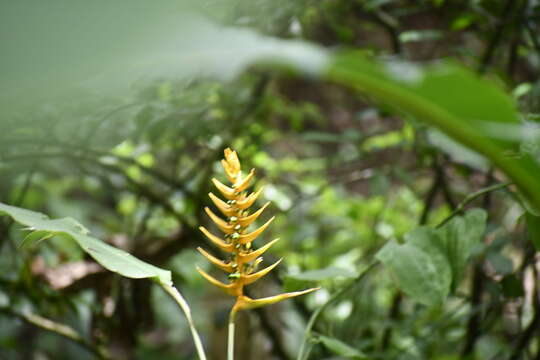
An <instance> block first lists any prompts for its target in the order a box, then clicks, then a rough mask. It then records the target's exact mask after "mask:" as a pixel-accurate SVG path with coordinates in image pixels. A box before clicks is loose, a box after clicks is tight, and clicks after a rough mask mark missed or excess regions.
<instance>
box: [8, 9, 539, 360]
mask: <svg viewBox="0 0 540 360" xmlns="http://www.w3.org/2000/svg"><path fill="white" fill-rule="evenodd" d="M539 33H540V4H539V3H538V1H535V0H529V1H525V0H521V1H489V0H483V1H476V0H475V1H447V0H432V1H428V0H425V1H405V0H382V1H381V0H364V1H360V0H358V1H351V0H321V1H311V0H294V1H291V0H289V1H284V0H278V1H268V0H251V1H245V0H235V1H227V2H223V1H214V0H208V1H207V0H201V1H197V2H195V1H173V0H167V1H160V2H149V1H142V0H141V1H139V0H137V1H92V2H87V1H69V2H68V1H59V0H52V1H47V2H40V1H17V2H9V1H3V2H2V3H0V34H1V35H0V38H1V49H2V50H1V52H2V55H1V56H0V69H2V74H3V76H2V81H1V82H0V109H1V110H0V149H1V151H0V170H1V176H0V197H1V201H2V202H3V203H7V204H10V205H14V206H20V207H23V208H27V209H31V210H34V211H40V212H43V213H46V214H48V215H50V216H51V217H53V218H57V217H66V216H69V217H72V218H74V219H77V221H80V222H81V223H82V224H84V226H86V227H87V228H88V229H89V230H90V231H91V232H92V234H93V235H94V236H96V237H98V238H100V239H102V240H104V241H106V242H107V243H109V244H112V245H114V246H116V247H118V248H121V249H124V250H126V251H128V252H130V253H131V254H133V255H135V256H137V257H138V258H140V259H142V260H144V261H146V262H149V263H151V264H154V265H156V266H159V267H162V268H165V269H170V270H171V271H172V272H173V280H174V282H175V284H176V286H177V287H178V288H179V290H180V291H181V292H182V293H183V294H184V295H185V297H186V298H187V300H188V302H189V303H190V306H191V307H192V311H193V314H194V318H195V322H196V323H197V325H198V328H199V331H200V332H201V335H202V337H203V341H204V343H205V346H206V349H207V351H208V357H209V359H225V347H226V325H227V316H228V309H229V307H230V306H231V304H232V300H231V299H230V298H229V297H228V296H227V295H224V294H221V293H220V292H218V290H216V289H215V288H212V287H211V286H210V285H209V284H208V283H206V282H205V281H204V279H202V277H201V276H200V275H199V274H198V273H197V272H196V270H195V266H196V265H197V266H200V267H202V268H203V269H205V270H207V271H209V272H211V273H213V274H214V271H215V269H212V268H211V267H210V265H209V264H208V263H207V262H206V261H205V260H204V259H203V258H202V257H201V256H200V255H199V254H198V253H197V252H196V251H195V248H196V247H197V246H199V245H205V244H206V243H205V239H204V238H203V236H202V234H200V233H199V231H198V230H197V228H198V226H199V225H204V226H209V225H208V224H209V220H208V218H207V217H206V215H205V214H204V211H203V209H204V207H205V206H210V200H209V199H208V197H207V194H208V192H209V191H213V190H212V187H211V182H210V179H211V178H212V177H217V178H218V179H221V180H223V179H224V177H223V173H222V169H221V167H220V165H219V160H220V159H221V158H222V155H223V149H224V148H226V147H231V148H233V149H235V150H237V151H238V152H239V155H240V160H241V161H242V164H243V166H244V168H245V169H246V170H247V169H250V168H252V167H253V168H256V169H257V179H258V186H261V185H264V186H265V189H264V192H263V198H264V199H265V200H270V201H272V206H271V207H270V208H269V210H267V211H266V212H265V216H266V217H265V218H264V219H267V218H269V217H270V216H271V215H275V216H276V217H277V218H276V221H275V222H274V224H273V225H272V226H271V228H270V229H269V230H267V231H266V233H265V235H264V239H265V240H270V239H273V238H275V237H280V238H281V239H282V240H281V241H280V242H279V243H278V244H277V245H275V246H274V247H273V248H272V250H271V251H269V252H267V254H268V255H266V256H265V262H268V263H270V262H271V261H272V260H275V259H277V258H279V257H283V258H284V261H283V263H282V265H280V267H279V268H278V270H277V271H274V272H273V273H272V274H271V275H269V276H268V277H267V278H266V279H265V280H263V281H259V282H258V283H257V284H256V285H254V286H252V287H251V288H250V289H251V290H250V291H251V292H252V293H251V294H252V295H253V296H256V297H261V296H268V295H273V294H276V293H279V292H282V291H283V290H286V291H294V290H299V289H303V288H306V287H310V286H322V289H321V290H320V291H318V292H316V293H314V294H310V295H308V296H306V297H302V298H297V299H294V300H289V301H287V302H285V303H281V304H278V305H274V306H272V307H269V308H263V309H258V310H255V311H252V312H246V313H243V314H242V316H241V317H240V319H239V325H238V330H237V359H239V360H241V359H259V360H265V359H296V358H297V354H298V349H299V347H300V344H301V343H302V339H303V336H304V329H305V326H306V323H307V322H308V320H309V318H310V316H311V315H312V314H313V312H314V311H315V310H316V309H317V308H318V307H320V306H321V305H323V304H325V303H326V302H327V301H328V299H329V298H330V297H331V295H332V294H334V293H336V292H337V291H339V290H340V289H342V288H344V287H345V286H348V291H346V292H345V293H344V294H343V295H342V296H341V297H340V298H339V299H337V300H336V301H334V302H332V303H331V304H330V305H329V306H328V307H327V308H326V310H325V311H324V312H323V313H322V314H321V316H320V318H319V319H318V321H317V322H316V323H315V325H314V328H313V331H312V332H311V335H310V340H309V349H310V354H309V359H345V358H351V359H438V360H452V359H540V341H539V340H538V339H539V338H540V332H539V330H538V329H540V295H539V291H540V290H539V288H540V287H539V286H538V282H539V275H538V272H539V271H540V265H539V263H538V252H537V251H538V250H539V249H540V238H539V237H540V221H539V217H538V216H540V213H538V212H537V210H535V207H534V204H533V205H530V204H528V203H527V200H531V199H529V198H528V195H529V194H530V193H527V192H526V191H524V193H526V194H528V195H525V196H521V193H520V191H519V190H518V189H517V188H516V187H515V186H513V185H509V186H507V184H505V183H504V182H505V181H507V180H508V177H507V176H506V175H505V174H504V173H503V172H502V171H500V169H499V168H498V167H497V166H493V163H495V164H497V165H499V162H497V161H498V159H503V160H501V161H509V162H512V163H514V160H513V159H515V163H516V164H520V161H522V162H523V163H524V164H525V163H526V161H530V163H531V164H535V165H536V166H538V159H539V156H540V142H539V141H538V139H539V136H538V133H539V130H538V122H539V120H540V82H539V81H538V78H539V73H540V38H539V36H538V34H539ZM344 48H348V49H350V48H353V49H360V50H361V51H362V54H364V55H365V56H367V57H369V58H370V59H382V60H383V61H396V63H395V65H396V67H393V68H391V69H390V70H391V71H393V72H395V74H396V79H397V80H395V81H396V82H397V83H400V82H401V83H406V84H409V85H410V86H411V89H412V90H411V92H412V93H413V94H414V93H415V92H417V93H418V94H419V96H424V97H425V98H431V99H435V100H433V101H435V103H437V102H439V103H441V102H442V101H441V99H445V100H444V104H443V105H444V106H446V105H448V107H449V108H450V107H454V108H458V109H469V110H470V111H469V110H463V112H464V113H465V112H467V111H469V112H471V113H473V114H477V113H478V114H482V113H483V111H489V110H490V109H491V110H492V112H494V113H496V112H498V109H499V107H497V106H503V105H506V101H508V108H512V109H515V111H516V112H515V119H514V117H512V119H511V121H510V120H509V122H510V125H511V126H509V127H495V126H492V124H489V122H490V121H495V120H497V119H491V118H485V119H483V118H480V119H474V118H472V119H468V118H466V117H465V116H462V118H461V120H462V121H463V125H462V124H459V123H457V124H454V125H453V126H454V127H456V128H461V127H462V126H463V127H465V126H468V125H471V124H472V125H474V124H473V123H474V121H476V120H479V122H480V125H481V124H482V122H483V121H484V122H486V124H484V125H486V126H485V128H482V129H484V130H482V131H480V130H478V129H479V128H478V127H474V128H473V127H471V129H473V130H474V129H476V130H475V131H478V133H471V134H470V137H467V139H469V140H470V139H472V140H470V142H472V143H474V142H475V141H478V142H479V143H480V141H481V139H482V136H485V137H488V138H489V139H491V140H493V141H494V142H496V144H498V146H499V147H498V148H497V149H498V150H497V151H499V152H498V153H497V154H495V155H493V156H488V157H487V158H486V157H485V156H483V155H480V154H479V153H478V152H475V151H474V150H471V146H468V147H467V146H464V145H460V144H459V143H458V142H456V141H454V140H452V139H451V138H450V137H448V136H447V135H445V134H443V132H446V133H448V131H447V130H445V129H442V130H443V132H441V131H440V129H437V128H435V127H433V124H432V123H430V122H429V119H428V122H426V119H424V118H420V117H419V116H418V114H416V113H409V112H405V113H403V112H396V111H395V107H396V105H395V104H393V103H392V99H391V98H390V97H389V98H388V99H385V98H384V97H381V96H380V95H377V94H370V92H369V91H365V92H363V93H362V94H358V93H357V92H355V91H353V90H351V89H349V88H346V87H344V86H342V83H343V82H344V81H338V80H336V79H332V77H325V76H324V71H325V70H322V69H324V67H325V66H327V64H328V63H329V62H330V60H329V59H330V58H331V57H332V56H333V54H335V53H337V52H338V51H339V50H340V49H344ZM443 59H450V60H451V63H452V64H457V65H456V66H460V68H468V69H469V70H470V72H467V73H466V75H463V76H464V78H463V80H460V79H461V78H459V79H458V80H456V78H453V77H452V76H453V75H454V73H450V72H449V73H448V76H447V77H448V79H446V78H445V76H446V74H445V73H443V74H442V75H440V74H441V73H437V72H436V68H433V69H432V68H429V67H424V65H425V64H428V63H430V64H432V63H435V64H439V63H440V62H439V61H440V60H443ZM397 61H400V62H397ZM401 61H403V63H401ZM413 63H414V64H415V65H412V64H413ZM269 64H270V65H269ZM400 66H401V67H400ZM408 66H410V67H408ZM416 66H418V69H420V70H418V73H417V72H416V71H417V70H415V69H416ZM443 69H447V68H443ZM448 69H450V68H448ZM422 71H424V72H422ZM415 74H420V75H422V74H424V75H425V76H426V77H428V76H431V75H433V74H435V75H437V74H438V75H437V76H439V75H440V79H442V80H441V82H440V83H438V86H437V87H435V88H429V89H427V90H426V89H420V88H418V89H416V90H415V86H416V85H415V83H414V76H415ZM456 74H457V73H456ZM459 74H461V73H459ZM373 76H375V77H377V76H379V77H380V81H381V83H382V82H384V81H386V80H387V79H386V78H384V77H383V76H381V75H379V74H378V73H375V75H373ZM460 76H461V75H460ZM480 77H483V78H485V79H487V81H489V82H488V83H486V84H489V86H488V87H486V89H495V90H493V91H494V92H497V94H498V93H499V92H500V93H504V94H506V95H505V97H504V99H503V98H501V99H503V100H504V101H501V103H504V104H503V105H500V104H499V105H498V104H496V103H494V102H493V99H499V98H497V97H495V95H494V97H493V98H492V97H489V96H491V92H489V91H486V92H485V93H484V92H482V93H480V92H479V91H477V90H476V89H475V88H473V87H472V85H470V84H473V81H477V79H478V78H480ZM411 79H412V80H411ZM332 80H334V81H332ZM408 81H409V82H408ZM410 81H413V82H412V83H411V82H410ZM461 81H463V82H461ZM469 81H470V82H469ZM439 85H440V86H439ZM404 86H405V85H404ZM353 87H354V86H353ZM426 91H427V93H424V92H426ZM488 92H489V94H488ZM501 96H502V95H501ZM456 99H459V100H456ZM463 99H468V100H469V101H467V102H466V103H465V102H464V100H463ZM494 109H495V110H494ZM398 110H399V106H398ZM512 111H514V110H512ZM484 113H485V112H484ZM458 115H461V114H459V113H458ZM504 116H506V115H504ZM512 116H514V115H512ZM501 117H503V115H501ZM512 121H514V122H512ZM472 125H471V126H472ZM502 125H504V124H502ZM475 126H476V125H475ZM467 129H469V128H467ZM467 131H468V130H467ZM471 131H472V130H471ZM450 135H452V134H450ZM479 139H480V140H479ZM458 140H460V139H458ZM469 140H467V141H469ZM461 141H462V142H463V139H461ZM465 143H466V144H468V143H467V142H465ZM475 150H478V148H475ZM484 155H486V154H484ZM508 159H510V160H508ZM527 164H528V163H527ZM524 168H525V169H527V168H526V167H525V165H524ZM533 168H534V167H533ZM529 169H530V168H529ZM534 169H536V168H534ZM505 171H506V169H505ZM507 175H512V174H507ZM528 176H529V177H530V179H532V180H531V182H530V183H533V184H534V181H540V173H534V172H529V173H528ZM510 178H511V179H512V180H513V181H516V175H514V176H513V177H512V176H510ZM535 179H536V180H535ZM501 184H502V185H501ZM498 185H501V186H498ZM493 186H495V187H496V189H494V190H497V191H490V190H489V187H493ZM497 186H498V187H497ZM486 187H488V190H487V191H485V192H482V193H480V194H477V193H475V192H476V191H478V190H481V189H486ZM533 187H534V186H533ZM481 191H482V190H481ZM536 193H537V192H536ZM523 198H525V199H523ZM464 200H466V203H464V205H465V206H464V209H469V208H472V207H476V208H482V209H484V210H485V212H486V214H487V219H488V220H487V226H486V230H485V232H484V231H483V230H482V234H481V235H482V239H481V241H480V240H479V241H478V244H476V245H475V246H474V249H473V248H472V247H471V249H469V250H470V254H469V253H467V258H466V259H465V260H470V263H469V266H465V265H463V268H462V271H463V272H464V274H463V276H462V278H463V279H461V278H459V279H457V278H452V281H453V282H454V285H453V287H452V289H451V291H450V294H447V293H445V294H444V296H443V299H442V302H441V303H437V304H432V303H429V301H427V303H426V301H422V297H421V296H420V297H419V295H418V294H416V295H415V294H414V293H411V292H410V289H409V288H408V287H407V285H406V284H404V283H403V282H402V281H403V279H402V278H401V277H400V274H399V272H398V274H396V272H395V269H394V268H392V265H391V264H390V262H384V261H383V262H384V265H386V266H378V267H376V268H374V269H373V270H371V271H370V272H369V273H368V274H367V275H366V276H365V277H364V278H362V281H356V280H355V279H357V276H358V275H359V274H360V273H361V271H362V270H363V269H364V268H365V267H366V266H367V265H368V264H370V263H371V262H372V261H374V260H375V258H376V257H375V255H376V254H377V252H378V251H379V250H380V249H381V248H382V247H383V246H384V245H385V244H388V243H392V242H394V241H395V242H397V243H403V242H404V241H405V240H404V239H406V238H407V236H405V235H406V234H408V233H410V232H411V231H414V230H416V229H418V227H419V226H420V225H429V226H433V227H435V226H437V225H439V224H441V222H443V221H444V220H445V219H446V218H447V217H448V216H453V215H457V214H461V210H464V209H462V208H459V207H458V204H460V203H461V202H462V201H464ZM469 200H471V201H469ZM533 202H534V201H533ZM261 204H262V202H261ZM456 209H457V210H456ZM467 213H468V212H467ZM264 219H263V220H264ZM0 230H1V232H0V234H1V236H0V269H1V272H0V359H40V360H41V359H55V360H56V359H92V358H94V357H95V355H94V354H93V353H92V352H91V351H89V350H88V349H87V348H85V347H83V346H80V345H78V344H75V343H73V342H72V341H69V340H68V339H65V338H63V337H61V336H58V335H57V334H54V333H52V332H48V331H45V330H43V329H40V328H38V327H36V326H34V325H32V324H31V323H30V322H29V321H27V320H28V319H26V320H25V318H24V316H22V315H21V314H28V313H30V314H36V315H39V316H42V317H45V318H48V319H51V320H54V321H57V322H59V323H62V324H67V325H69V326H71V327H72V328H73V329H75V330H76V331H78V332H79V333H80V334H81V335H82V336H83V337H84V338H85V339H87V340H88V344H91V346H103V347H104V348H106V349H108V350H109V351H110V353H111V354H112V355H111V356H112V358H114V359H195V358H196V355H195V349H194V346H193V343H192V340H191V337H190V334H189V330H188V328H187V326H186V322H185V319H184V317H183V316H182V314H181V312H180V311H178V308H177V306H176V304H174V303H173V302H172V301H171V300H170V299H169V298H168V297H167V296H166V294H165V293H164V292H163V291H162V290H161V289H159V288H158V287H157V286H155V285H153V284H152V282H150V281H147V280H132V279H126V278H122V277H120V276H119V275H117V274H113V273H110V272H107V271H105V270H104V269H103V268H101V267H100V266H99V265H97V264H96V263H94V262H93V261H92V260H91V258H89V257H88V255H86V254H85V253H84V252H83V251H82V250H81V249H80V248H78V247H77V246H76V245H75V244H74V243H73V242H70V241H68V240H66V239H63V238H60V237H55V238H52V239H50V240H47V241H44V242H42V243H40V245H39V246H33V247H31V248H30V249H25V250H21V249H20V248H19V244H20V243H21V241H22V240H23V238H24V237H25V235H26V234H27V232H25V231H24V229H22V227H21V226H18V225H16V224H13V222H12V221H11V220H9V219H7V218H3V219H2V222H1V227H0ZM464 234H465V235H464ZM464 234H462V233H460V235H459V236H466V232H465V233H464ZM260 244H262V242H261V243H259V245H260ZM535 245H536V247H535ZM215 253H216V254H217V252H215ZM274 258H275V259H274ZM412 261H413V262H414V261H415V260H414V259H413V260H412ZM418 261H420V260H418ZM418 264H420V265H422V263H420V262H419V263H418ZM396 266H397V265H396ZM391 270H394V272H392V271H391ZM398 270H399V268H398ZM215 275H216V276H220V274H219V272H217V271H215ZM447 295H448V296H447Z"/></svg>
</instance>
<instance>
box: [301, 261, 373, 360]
mask: <svg viewBox="0 0 540 360" xmlns="http://www.w3.org/2000/svg"><path fill="white" fill-rule="evenodd" d="M377 264H378V262H377V261H374V262H372V263H371V264H370V265H368V266H367V267H366V268H365V269H364V270H362V272H360V274H359V275H358V276H357V277H356V278H355V279H354V280H352V281H351V282H350V283H348V284H347V285H345V286H344V287H342V288H341V289H339V291H337V292H336V293H334V294H333V295H332V296H331V297H330V298H329V299H328V301H327V302H325V303H324V304H323V305H322V306H321V307H320V308H318V309H317V310H315V312H314V313H313V315H311V318H310V319H309V321H308V323H307V325H306V330H305V331H304V339H303V340H302V345H301V346H300V351H299V352H298V356H297V357H296V359H297V360H305V359H307V358H308V356H309V353H310V350H309V349H307V343H308V340H309V338H310V336H311V329H312V328H313V326H314V325H315V322H316V321H317V319H318V318H319V316H320V315H321V314H322V312H323V311H324V310H326V308H327V307H328V306H330V305H331V304H332V303H334V302H335V301H336V300H338V299H339V298H340V297H341V296H342V295H343V294H345V293H346V292H347V291H349V290H350V289H352V288H353V287H354V286H355V285H356V284H357V283H358V282H359V281H361V280H362V279H363V278H364V277H365V276H366V275H367V274H368V273H369V272H370V271H371V270H372V269H373V268H375V266H376V265H377Z"/></svg>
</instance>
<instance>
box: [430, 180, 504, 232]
mask: <svg viewBox="0 0 540 360" xmlns="http://www.w3.org/2000/svg"><path fill="white" fill-rule="evenodd" d="M510 185H512V182H510V181H507V182H504V183H499V184H495V185H491V186H488V187H485V188H483V189H480V190H478V191H476V192H473V193H472V194H469V195H467V196H466V197H465V199H463V201H462V202H460V203H459V204H458V206H457V207H456V209H455V210H454V211H452V213H451V214H450V215H448V216H447V217H446V218H445V219H444V220H443V221H441V222H440V223H439V225H437V227H438V228H439V227H441V226H443V225H444V224H446V223H447V222H448V221H450V220H452V219H453V218H454V217H455V216H457V215H458V214H460V213H461V212H462V211H463V210H464V209H465V206H466V205H467V204H468V203H470V202H471V201H473V200H475V199H477V198H479V197H480V196H482V195H485V194H487V193H490V192H492V191H496V190H500V189H504V188H505V187H507V186H510Z"/></svg>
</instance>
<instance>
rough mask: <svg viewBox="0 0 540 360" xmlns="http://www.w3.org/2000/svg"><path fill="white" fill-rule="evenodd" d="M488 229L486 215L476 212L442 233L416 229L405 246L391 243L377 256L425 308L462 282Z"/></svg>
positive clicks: (406, 290) (455, 219)
mask: <svg viewBox="0 0 540 360" xmlns="http://www.w3.org/2000/svg"><path fill="white" fill-rule="evenodd" d="M485 227H486V213H485V211H483V210H480V209H473V210H470V211H468V212H467V213H466V214H465V216H463V217H460V216H458V217H455V218H454V219H453V220H451V221H450V222H448V223H447V224H445V225H444V226H443V227H441V228H439V229H433V228H430V227H427V226H422V227H419V228H417V229H414V230H413V231H411V232H409V233H407V234H405V236H404V239H405V243H404V244H397V243H396V242H390V243H388V244H386V245H385V246H384V247H383V248H382V249H381V250H380V251H379V253H377V255H376V256H377V258H378V259H379V260H380V261H381V262H382V263H383V264H385V265H386V266H387V267H388V268H389V269H390V271H391V272H392V274H393V275H394V277H395V279H396V281H397V283H398V286H399V287H400V288H401V289H402V290H403V291H404V292H405V293H406V294H408V295H409V296H410V297H411V298H413V299H415V300H416V301H418V302H420V303H423V304H426V305H436V304H440V303H442V302H443V301H444V299H445V298H446V296H447V295H448V293H449V292H450V290H451V289H454V290H455V288H456V287H457V285H458V284H459V282H460V281H461V278H462V277H463V273H464V271H465V267H466V265H467V260H468V259H469V257H470V256H471V253H472V251H473V249H474V247H475V246H477V245H478V244H479V243H480V241H481V239H482V236H483V235H484V231H485Z"/></svg>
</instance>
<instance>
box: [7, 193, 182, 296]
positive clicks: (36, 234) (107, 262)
mask: <svg viewBox="0 0 540 360" xmlns="http://www.w3.org/2000/svg"><path fill="white" fill-rule="evenodd" d="M0 214H5V215H8V216H10V217H11V218H12V219H13V220H15V221H16V222H18V223H20V224H23V225H26V226H28V227H29V229H30V230H32V231H33V233H32V234H33V235H32V234H31V236H27V237H26V238H25V240H24V241H23V244H24V243H27V242H30V243H34V242H35V241H39V240H40V239H43V238H44V237H45V238H47V237H50V236H55V235H57V236H62V237H65V238H68V239H71V240H73V241H75V242H76V243H77V244H78V245H79V246H80V247H81V248H82V249H83V250H84V251H86V252H87V253H88V254H89V255H90V256H92V257H93V258H94V259H95V260H96V261H97V262H98V263H100V264H101V265H102V266H103V267H104V268H106V269H108V270H110V271H113V272H116V273H118V274H120V275H122V276H125V277H129V278H134V279H141V278H152V279H154V280H156V281H158V282H159V283H161V284H165V285H171V284H172V282H171V272H170V271H167V270H163V269H160V268H158V267H155V266H153V265H150V264H147V263H145V262H143V261H141V260H139V259H137V258H136V257H134V256H133V255H131V254H129V253H127V252H125V251H122V250H119V249H117V248H115V247H113V246H111V245H108V244H106V243H104V242H103V241H101V240H99V239H96V238H94V237H91V236H89V235H88V234H89V231H88V229H86V228H85V227H84V226H83V225H81V224H79V223H78V222H77V221H75V220H74V219H72V218H63V219H54V220H52V219H49V218H48V217H47V216H46V215H44V214H41V213H38V212H34V211H30V210H26V209H21V208H18V207H14V206H10V205H6V204H3V203H0Z"/></svg>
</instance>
